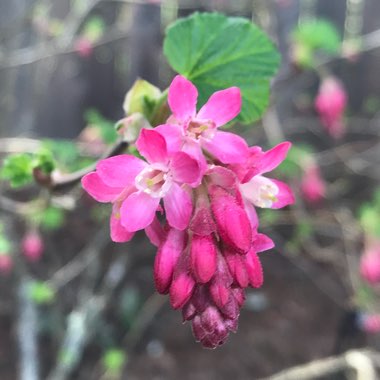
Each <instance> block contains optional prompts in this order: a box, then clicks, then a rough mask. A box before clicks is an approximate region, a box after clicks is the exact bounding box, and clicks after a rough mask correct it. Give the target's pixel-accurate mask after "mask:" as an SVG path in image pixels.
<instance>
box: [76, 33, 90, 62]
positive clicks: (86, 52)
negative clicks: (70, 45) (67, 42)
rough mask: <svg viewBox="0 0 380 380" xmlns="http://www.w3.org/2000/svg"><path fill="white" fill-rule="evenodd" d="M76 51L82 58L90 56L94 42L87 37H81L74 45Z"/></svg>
mask: <svg viewBox="0 0 380 380" xmlns="http://www.w3.org/2000/svg"><path fill="white" fill-rule="evenodd" d="M74 49H75V51H76V52H77V53H78V55H79V56H80V57H82V58H88V57H90V56H91V54H92V51H93V46H92V42H91V41H90V40H89V39H88V38H86V37H80V38H79V39H78V40H77V41H76V42H75V45H74Z"/></svg>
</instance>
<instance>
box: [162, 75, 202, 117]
mask: <svg viewBox="0 0 380 380" xmlns="http://www.w3.org/2000/svg"><path fill="white" fill-rule="evenodd" d="M197 98H198V90H197V88H196V87H195V86H194V85H193V84H192V83H191V82H190V81H189V80H187V79H186V78H185V77H183V76H181V75H177V76H176V77H175V78H174V79H173V82H172V83H171V85H170V87H169V94H168V103H169V107H170V109H171V110H172V112H173V114H174V116H175V118H176V119H177V120H178V121H180V122H185V121H186V120H187V119H189V118H190V117H193V116H195V112H196V105H197Z"/></svg>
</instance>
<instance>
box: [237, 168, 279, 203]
mask: <svg viewBox="0 0 380 380" xmlns="http://www.w3.org/2000/svg"><path fill="white" fill-rule="evenodd" d="M240 189H241V192H242V194H243V196H244V197H245V198H247V199H248V200H249V201H250V202H252V203H253V204H254V205H255V206H257V207H263V208H270V207H272V206H273V203H275V202H277V201H278V198H277V194H278V192H279V189H278V187H277V185H276V184H275V183H274V182H272V181H271V180H270V179H269V178H265V177H263V176H260V175H258V176H255V177H253V178H252V179H251V180H250V181H249V182H247V183H244V184H242V185H240Z"/></svg>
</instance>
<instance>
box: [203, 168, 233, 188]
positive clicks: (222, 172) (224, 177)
mask: <svg viewBox="0 0 380 380" xmlns="http://www.w3.org/2000/svg"><path fill="white" fill-rule="evenodd" d="M206 175H208V176H209V177H210V179H211V182H212V183H213V184H215V185H218V186H220V187H223V188H224V189H232V188H234V187H235V185H236V182H237V178H236V175H235V174H234V172H233V171H231V170H229V169H227V168H225V167H223V166H217V165H216V166H213V167H212V168H211V169H209V170H208V171H207V173H206Z"/></svg>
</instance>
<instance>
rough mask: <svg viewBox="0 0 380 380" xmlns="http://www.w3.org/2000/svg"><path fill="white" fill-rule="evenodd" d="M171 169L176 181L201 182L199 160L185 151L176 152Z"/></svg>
mask: <svg viewBox="0 0 380 380" xmlns="http://www.w3.org/2000/svg"><path fill="white" fill-rule="evenodd" d="M170 170H171V173H172V175H173V179H174V181H176V182H179V183H181V184H182V183H187V184H192V183H196V184H199V183H200V182H201V180H202V178H201V171H200V165H199V163H198V161H197V160H196V159H194V158H193V157H191V156H190V155H188V154H187V153H185V152H177V153H174V155H173V157H172V159H171V163H170Z"/></svg>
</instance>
